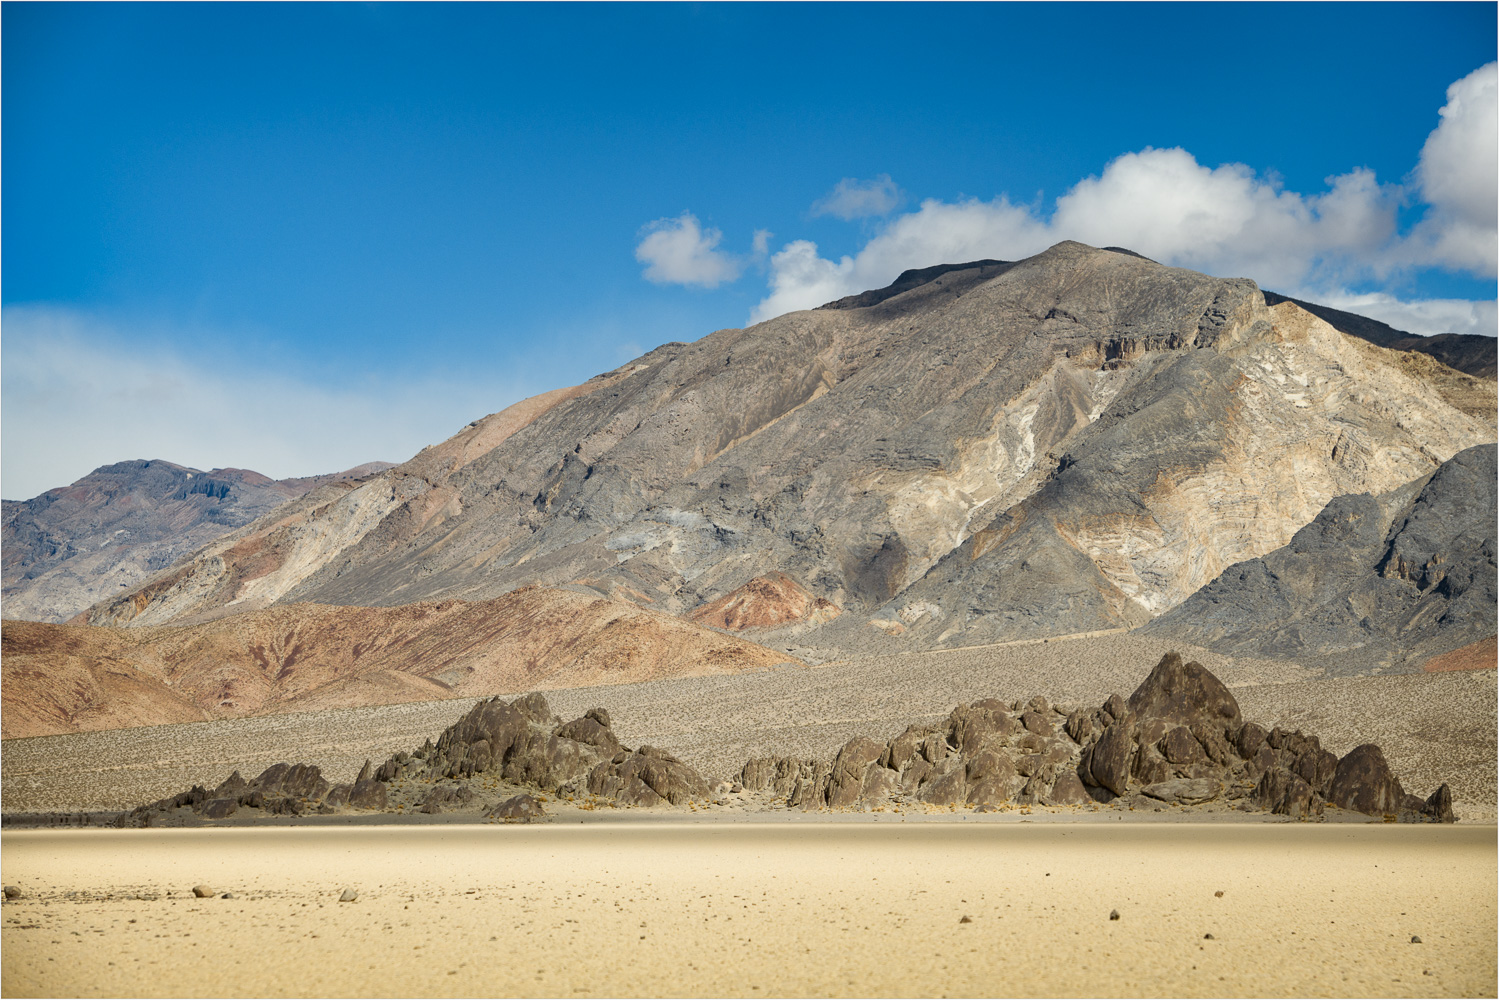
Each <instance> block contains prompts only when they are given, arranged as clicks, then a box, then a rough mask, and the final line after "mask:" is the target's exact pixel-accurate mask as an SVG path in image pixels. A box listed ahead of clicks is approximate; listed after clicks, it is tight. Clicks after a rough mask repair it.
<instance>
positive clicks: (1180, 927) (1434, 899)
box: [0, 822, 1496, 997]
mask: <svg viewBox="0 0 1499 1000" xmlns="http://www.w3.org/2000/svg"><path fill="white" fill-rule="evenodd" d="M0 842H3V848H4V850H3V859H0V868H3V877H4V881H5V883H6V884H16V885H19V886H21V887H22V888H23V889H24V890H25V891H26V892H27V894H28V895H27V897H26V898H23V899H21V900H18V901H15V902H8V903H6V904H5V905H4V907H3V909H0V913H3V923H0V946H3V950H4V956H5V961H4V965H3V973H0V989H3V992H4V994H5V995H6V996H106V995H125V996H137V995H138V996H190V995H200V996H216V995H223V996H254V995H266V996H300V995H310V996H330V995H331V996H359V995H368V996H465V995H476V996H491V995H493V996H512V995H513V996H574V995H621V996H651V995H665V996H717V995H721V996H748V997H753V996H775V995H830V996H841V995H853V996H859V995H866V996H887V995H918V996H924V995H959V996H1007V995H1016V996H1028V995H1053V996H1097V995H1103V996H1108V995H1120V996H1236V995H1244V996H1282V995H1284V996H1493V995H1495V976H1496V969H1495V936H1496V912H1495V894H1496V877H1495V869H1496V849H1495V829H1494V828H1493V827H1469V828H1463V827H1430V826H1425V827H1409V826H1394V825H1383V824H1373V825H1357V826H1345V825H1321V826H1314V825H1306V824H1281V825H1272V826H1265V825H1258V826H1247V825H1231V826H1197V825H1174V826H1141V825H1129V824H1123V823H1120V824H1114V825H1108V824H1093V825H1080V824H1065V823H1051V824H1040V825H1021V824H1010V825H1004V826H999V825H993V824H964V823H940V824H938V823H925V824H917V823H911V824H900V823H888V822H887V823H863V824H855V823H842V824H769V825H762V824H722V823H719V824H712V823H701V824H690V823H654V824H652V823H619V824H596V825H591V826H560V827H559V826H549V827H503V826H486V827H425V828H415V829H411V828H408V829H400V828H391V827H383V828H355V829H351V830H329V829H320V830H318V829H288V828H280V829H262V830H168V831H153V830H128V831H62V832H41V831H24V832H6V833H5V834H4V835H3V841H0ZM203 882H206V883H209V884H211V885H213V886H214V887H215V888H216V889H218V890H220V891H228V892H233V893H234V894H235V897H236V898H234V899H220V898H210V899H202V900H199V899H194V898H192V895H191V893H190V891H189V890H190V887H191V886H193V885H195V884H198V883H203ZM345 886H348V887H352V888H354V889H357V890H358V892H359V898H358V900H357V901H356V902H353V903H339V902H337V900H338V896H339V892H340V891H341V890H342V889H343V888H344V887H345ZM1218 892H1221V893H1222V895H1221V896H1219V895H1217V893H1218ZM140 896H144V897H147V898H132V897H140ZM1111 910H1117V911H1118V912H1119V915H1120V917H1119V919H1118V920H1117V921H1111V920H1110V919H1109V912H1110V911H1111ZM964 917H967V918H968V921H969V922H967V923H965V922H963V920H962V918H964ZM1207 934H1211V935H1212V939H1206V938H1205V935H1207ZM1413 935H1416V936H1419V937H1420V938H1421V943H1420V944H1412V943H1411V937H1412V936H1413Z"/></svg>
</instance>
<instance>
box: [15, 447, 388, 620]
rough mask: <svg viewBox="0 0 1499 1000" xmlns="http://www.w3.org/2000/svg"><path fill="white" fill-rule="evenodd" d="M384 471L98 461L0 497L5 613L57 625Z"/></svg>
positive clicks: (382, 466) (374, 466) (376, 467)
mask: <svg viewBox="0 0 1499 1000" xmlns="http://www.w3.org/2000/svg"><path fill="white" fill-rule="evenodd" d="M389 468H391V463H389V462H371V463H369V464H367V465H361V466H358V467H357V468H353V469H348V470H346V471H344V472H339V473H334V474H332V475H327V476H313V477H308V478H302V479H281V480H274V479H270V478H268V477H266V476H262V475H261V474H260V473H258V472H251V471H249V470H248V469H213V470H212V471H209V472H203V471H202V470H200V469H190V468H187V467H186V466H182V465H176V464H173V463H172V462H163V461H160V460H154V461H135V462H118V463H116V464H114V465H105V466H102V467H100V468H98V469H95V470H94V471H93V472H91V473H89V474H88V475H87V476H84V477H83V478H82V479H80V480H78V481H77V482H76V483H74V484H73V485H71V486H65V487H62V488H59V489H55V490H48V491H47V492H46V493H43V494H42V495H41V496H39V497H36V498H34V499H31V500H25V501H12V500H6V501H4V514H3V519H0V553H3V556H0V564H3V586H4V590H3V596H4V602H5V616H6V617H8V618H25V619H32V620H36V621H52V622H61V621H66V620H67V619H69V618H71V617H72V616H73V615H76V614H77V613H78V612H80V611H82V610H83V609H84V608H87V607H88V606H89V605H90V604H93V603H94V602H96V601H99V600H101V599H106V598H108V597H110V596H113V595H114V594H117V593H119V592H120V591H122V590H128V589H129V588H131V587H133V586H135V585H136V584H137V583H139V582H140V581H142V580H144V579H145V578H146V577H148V576H150V575H151V574H152V573H155V572H156V571H157V570H160V569H162V568H164V567H166V566H170V565H171V564H172V563H174V562H176V561H177V559H178V558H180V557H181V556H183V555H186V554H188V553H190V552H192V551H193V550H194V549H197V548H198V547H200V546H202V545H204V544H206V543H207V542H210V541H212V540H213V539H215V538H217V537H219V536H220V535H222V534H224V533H225V532H226V531H231V530H233V529H235V528H238V527H241V526H243V525H246V524H249V523H250V522H251V521H253V520H255V519H256V518H258V517H261V516H263V515H265V514H267V513H269V512H270V511H273V510H275V509H276V508H277V507H279V506H280V505H281V504H283V503H285V502H286V501H288V500H293V499H296V498H297V497H300V496H303V495H304V494H306V493H308V492H310V491H312V490H314V489H317V488H318V487H319V486H323V485H326V484H329V483H346V482H355V481H358V480H360V479H363V478H364V477H366V476H369V475H373V474H375V473H377V472H383V471H384V470H386V469H389Z"/></svg>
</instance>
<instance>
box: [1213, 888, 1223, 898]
mask: <svg viewBox="0 0 1499 1000" xmlns="http://www.w3.org/2000/svg"><path fill="white" fill-rule="evenodd" d="M1213 895H1214V896H1217V897H1218V898H1219V899H1222V898H1223V890H1222V889H1219V890H1218V891H1217V892H1215V893H1213Z"/></svg>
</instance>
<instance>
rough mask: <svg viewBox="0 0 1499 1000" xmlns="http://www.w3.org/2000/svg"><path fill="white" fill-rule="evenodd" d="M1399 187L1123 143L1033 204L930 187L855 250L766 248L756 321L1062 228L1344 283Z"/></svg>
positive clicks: (1388, 229)
mask: <svg viewBox="0 0 1499 1000" xmlns="http://www.w3.org/2000/svg"><path fill="white" fill-rule="evenodd" d="M1399 199H1400V190H1399V188H1398V187H1395V186H1392V185H1381V184H1380V183H1379V182H1378V180H1377V179H1376V178H1375V176H1374V174H1373V173H1372V172H1370V171H1368V170H1363V169H1359V170H1354V171H1351V172H1349V173H1347V174H1342V175H1339V176H1336V177H1331V178H1328V187H1327V189H1326V190H1325V191H1323V192H1321V193H1319V194H1315V195H1310V196H1308V195H1302V194H1298V193H1296V192H1294V191H1285V190H1282V189H1281V188H1280V187H1279V186H1277V185H1276V184H1275V183H1273V182H1272V181H1271V180H1269V179H1266V178H1264V177H1261V176H1259V175H1257V174H1256V173H1255V172H1254V171H1253V170H1251V169H1249V168H1248V167H1246V166H1244V165H1242V164H1226V165H1223V166H1220V167H1216V168H1211V167H1207V166H1204V165H1202V164H1200V163H1198V162H1197V160H1196V159H1195V158H1194V157H1193V156H1192V154H1191V153H1189V152H1187V151H1186V150H1184V149H1150V148H1147V149H1144V150H1141V151H1140V152H1137V153H1126V154H1125V155H1123V156H1120V157H1118V158H1117V159H1115V160H1114V161H1113V162H1111V163H1109V164H1108V166H1107V167H1106V168H1105V169H1104V171H1103V173H1102V174H1101V175H1099V176H1096V177H1089V178H1085V179H1084V180H1082V181H1080V182H1078V183H1077V184H1076V185H1074V186H1073V187H1072V188H1071V189H1070V190H1069V191H1067V192H1066V193H1065V194H1063V195H1062V196H1061V197H1060V198H1058V199H1057V201H1056V205H1055V210H1054V211H1053V213H1052V215H1051V217H1050V218H1049V219H1047V218H1043V217H1042V215H1041V214H1040V211H1039V207H1033V206H1026V205H1016V204H1013V203H1012V202H1010V201H1009V199H1008V198H1006V197H1004V196H1001V197H999V198H996V199H994V200H992V201H980V200H977V199H972V200H968V201H961V202H953V203H949V202H943V201H939V200H936V199H929V200H927V201H924V202H922V203H921V207H920V208H919V209H917V210H916V211H915V212H910V213H907V214H905V215H900V216H897V217H896V218H894V219H892V220H891V221H890V223H889V224H888V225H887V226H886V227H885V228H884V229H883V230H882V231H881V232H880V233H879V234H878V235H876V236H875V237H874V238H873V239H871V240H870V241H869V242H868V243H866V244H865V245H864V247H863V248H862V249H860V250H859V252H858V253H856V254H853V255H850V256H844V257H842V258H840V259H839V260H837V261H833V260H829V259H826V258H823V257H821V256H819V255H818V252H817V246H816V244H814V243H811V242H809V241H806V240H798V241H794V242H792V243H789V244H787V245H786V246H785V247H784V248H783V249H782V250H781V251H779V252H778V253H776V254H774V255H773V256H772V257H771V274H770V292H769V294H768V295H767V296H766V298H765V299H764V300H763V301H762V302H761V303H760V304H759V305H758V306H757V307H756V309H755V311H754V314H753V316H752V317H751V318H752V320H754V321H759V320H762V319H768V318H770V317H771V316H776V315H779V314H781V313H784V312H788V311H790V310H793V309H807V308H812V307H814V306H817V305H820V304H822V303H824V302H827V301H829V300H830V299H834V298H838V297H839V296H842V295H848V294H852V293H854V292H858V291H862V290H864V289H867V288H878V287H880V286H882V285H885V284H888V283H889V282H891V281H892V280H894V279H895V277H896V276H897V275H899V274H900V272H901V271H903V270H905V269H907V268H913V267H929V266H931V265H933V264H943V263H957V262H960V261H964V260H973V259H977V258H982V257H993V258H998V259H1002V260H1015V259H1018V258H1020V257H1025V256H1029V255H1031V254H1034V253H1038V252H1040V251H1041V250H1044V249H1045V248H1046V247H1048V246H1051V245H1052V244H1054V243H1058V242H1060V241H1062V240H1069V239H1070V240H1078V241H1080V242H1083V243H1090V244H1092V245H1094V246H1125V247H1128V248H1129V249H1131V250H1135V251H1137V252H1138V253H1142V254H1144V255H1145V256H1147V257H1151V258H1153V259H1155V260H1159V261H1162V262H1164V263H1168V264H1172V265H1175V266H1181V267H1191V268H1195V269H1197V270H1202V271H1208V272H1210V273H1213V274H1222V275H1248V276H1253V277H1254V278H1256V279H1257V280H1259V281H1260V282H1261V283H1263V284H1266V285H1267V286H1269V287H1272V288H1273V287H1300V286H1302V285H1303V284H1305V283H1306V282H1307V281H1308V280H1309V279H1313V278H1319V277H1324V276H1325V277H1327V278H1329V279H1337V280H1339V281H1342V282H1345V283H1346V282H1347V281H1348V280H1350V279H1352V278H1355V277H1358V276H1360V275H1361V274H1364V273H1371V272H1372V271H1373V270H1374V268H1375V263H1373V262H1375V261H1377V259H1378V256H1379V253H1380V252H1381V250H1382V249H1383V248H1385V247H1386V246H1387V245H1388V244H1389V243H1390V241H1391V239H1392V238H1393V237H1394V235H1395V227H1396V219H1395V211H1396V208H1397V207H1398V205H1399Z"/></svg>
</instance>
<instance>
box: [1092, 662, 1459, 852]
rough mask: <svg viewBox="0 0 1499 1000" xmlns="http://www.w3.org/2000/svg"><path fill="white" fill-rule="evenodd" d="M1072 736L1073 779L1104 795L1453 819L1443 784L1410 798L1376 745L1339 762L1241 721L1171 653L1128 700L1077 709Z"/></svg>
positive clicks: (1317, 747)
mask: <svg viewBox="0 0 1499 1000" xmlns="http://www.w3.org/2000/svg"><path fill="white" fill-rule="evenodd" d="M1116 713H1122V714H1116ZM1106 720H1107V722H1106V724H1105V721H1106ZM1067 730H1068V732H1069V734H1077V735H1079V736H1081V737H1082V740H1081V742H1083V743H1084V744H1086V745H1085V746H1084V747H1083V750H1082V753H1081V756H1080V758H1079V762H1078V766H1077V775H1078V777H1079V778H1080V779H1081V780H1082V782H1083V783H1085V784H1087V785H1090V786H1092V787H1093V788H1095V789H1097V790H1098V792H1099V794H1107V795H1109V796H1124V795H1131V794H1134V793H1136V792H1139V793H1140V794H1142V795H1144V796H1146V797H1148V798H1152V799H1156V800H1159V801H1162V802H1170V803H1175V804H1180V805H1192V804H1196V803H1202V802H1208V801H1214V800H1217V799H1219V798H1220V797H1222V798H1224V799H1226V800H1229V801H1238V802H1241V803H1242V805H1243V807H1247V808H1251V809H1261V810H1266V811H1269V812H1272V813H1276V814H1279V815H1284V816H1291V817H1294V818H1297V819H1307V818H1312V817H1317V816H1321V815H1323V812H1324V810H1325V808H1326V806H1327V805H1329V804H1331V805H1335V806H1338V807H1339V808H1342V809H1348V810H1352V811H1354V812H1361V813H1366V814H1368V815H1375V816H1383V815H1391V816H1397V817H1398V818H1400V819H1403V820H1407V821H1434V822H1448V823H1450V822H1453V814H1452V808H1451V791H1450V789H1447V786H1446V785H1443V786H1442V787H1441V788H1440V789H1438V790H1437V791H1436V792H1435V793H1433V795H1432V796H1431V798H1430V799H1428V800H1426V801H1424V802H1423V801H1422V800H1421V799H1418V798H1415V797H1414V796H1406V795H1405V792H1404V790H1403V789H1402V788H1401V787H1400V782H1399V781H1398V780H1397V779H1396V778H1395V777H1394V775H1393V774H1392V773H1391V772H1390V769H1389V765H1388V764H1387V763H1386V762H1385V759H1384V755H1383V754H1382V753H1381V752H1380V750H1379V748H1378V747H1376V746H1374V745H1372V744H1365V745H1364V746H1360V747H1356V748H1355V749H1353V750H1352V751H1350V752H1349V753H1348V754H1347V756H1345V757H1343V758H1342V759H1341V760H1339V759H1338V757H1337V756H1336V755H1334V754H1332V753H1329V752H1328V751H1327V750H1325V749H1323V747H1322V744H1321V741H1320V740H1318V739H1317V737H1316V736H1311V735H1307V734H1304V733H1301V732H1299V731H1298V732H1287V731H1285V730H1283V729H1281V728H1280V727H1278V726H1277V727H1275V728H1274V729H1271V730H1269V731H1266V729H1265V728H1264V727H1263V726H1261V725H1258V724H1257V723H1254V722H1248V721H1245V720H1244V719H1243V717H1242V715H1241V713H1240V711H1239V706H1238V702H1237V701H1236V700H1235V699H1234V697H1233V694H1232V693H1231V692H1230V691H1229V690H1228V688H1227V687H1226V686H1224V684H1223V683H1222V682H1221V681H1220V680H1218V678H1217V677H1215V676H1213V674H1212V673H1211V672H1209V671H1208V670H1207V669H1205V668H1204V667H1203V666H1202V665H1201V664H1199V663H1184V662H1182V658H1181V657H1180V656H1179V655H1178V654H1176V653H1174V652H1173V653H1167V654H1166V655H1165V656H1164V657H1162V658H1161V661H1160V662H1159V663H1158V664H1156V666H1155V669H1153V670H1152V671H1151V672H1150V675H1149V676H1148V677H1146V679H1145V681H1144V682H1143V683H1142V684H1141V685H1140V686H1139V688H1137V689H1136V690H1135V692H1134V693H1133V694H1132V695H1131V696H1130V697H1129V700H1128V702H1125V701H1124V700H1123V699H1121V698H1120V697H1119V696H1118V695H1113V696H1111V697H1110V698H1109V700H1108V701H1107V702H1106V703H1105V704H1104V705H1103V707H1101V708H1099V709H1097V710H1096V711H1094V712H1093V713H1091V717H1090V715H1089V713H1084V712H1081V711H1078V712H1073V713H1072V714H1071V715H1070V716H1069V717H1068V723H1067Z"/></svg>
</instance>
